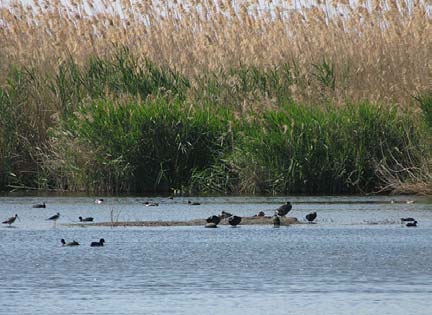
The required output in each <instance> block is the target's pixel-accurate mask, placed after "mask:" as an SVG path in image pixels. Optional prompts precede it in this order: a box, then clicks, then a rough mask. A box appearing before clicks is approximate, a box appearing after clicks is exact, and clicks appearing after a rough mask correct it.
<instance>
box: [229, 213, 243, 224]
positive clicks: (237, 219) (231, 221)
mask: <svg viewBox="0 0 432 315" xmlns="http://www.w3.org/2000/svg"><path fill="white" fill-rule="evenodd" d="M241 219H242V218H241V217H238V216H236V215H233V216H231V217H229V218H228V223H229V224H230V225H232V226H233V227H236V226H237V225H238V224H240V222H241Z"/></svg>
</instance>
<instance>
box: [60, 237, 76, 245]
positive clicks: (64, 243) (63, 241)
mask: <svg viewBox="0 0 432 315" xmlns="http://www.w3.org/2000/svg"><path fill="white" fill-rule="evenodd" d="M61 243H62V245H63V246H79V243H78V242H77V241H75V240H73V241H72V242H68V243H66V241H65V240H64V239H63V238H62V239H61Z"/></svg>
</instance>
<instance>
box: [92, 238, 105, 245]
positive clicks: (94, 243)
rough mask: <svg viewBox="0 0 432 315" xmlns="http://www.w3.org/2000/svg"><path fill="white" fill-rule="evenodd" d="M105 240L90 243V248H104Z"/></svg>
mask: <svg viewBox="0 0 432 315" xmlns="http://www.w3.org/2000/svg"><path fill="white" fill-rule="evenodd" d="M104 243H105V240H104V239H103V238H101V239H100V240H99V242H91V244H90V247H101V246H104Z"/></svg>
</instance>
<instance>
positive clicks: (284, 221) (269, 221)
mask: <svg viewBox="0 0 432 315" xmlns="http://www.w3.org/2000/svg"><path fill="white" fill-rule="evenodd" d="M206 223H207V222H206V220H205V219H193V220H188V221H117V222H96V223H72V224H67V226H82V227H88V226H96V227H97V226H111V227H116V226H123V227H128V226H135V227H136V226H138V227H170V226H203V227H204V226H205V224H206ZM303 223H304V222H300V221H299V220H298V219H297V218H295V217H285V218H281V225H282V226H283V225H290V224H303ZM218 225H227V226H229V223H228V221H227V220H222V221H221V222H220V223H219V224H218ZM239 225H273V217H243V218H242V221H241V223H240V224H239Z"/></svg>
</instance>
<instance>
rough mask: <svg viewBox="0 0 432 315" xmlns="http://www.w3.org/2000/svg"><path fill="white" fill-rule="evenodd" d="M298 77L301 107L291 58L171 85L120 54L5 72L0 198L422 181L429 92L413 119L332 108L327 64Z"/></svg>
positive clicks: (389, 110)
mask: <svg viewBox="0 0 432 315" xmlns="http://www.w3.org/2000/svg"><path fill="white" fill-rule="evenodd" d="M311 69H312V70H311V71H312V73H311V78H313V79H315V80H318V81H319V82H321V85H322V98H321V99H320V100H319V103H315V104H314V105H312V104H308V105H307V104H300V103H297V102H295V101H294V100H293V98H292V95H291V92H290V88H291V87H292V84H293V83H294V82H295V83H296V85H297V86H301V84H299V82H296V80H298V76H297V74H296V63H295V61H293V62H290V63H286V64H282V65H279V66H272V67H268V68H266V69H263V68H258V67H253V66H242V65H241V66H239V67H237V68H236V67H232V68H230V69H228V70H220V71H217V72H215V73H203V74H199V75H198V76H197V77H185V76H184V75H182V74H180V72H178V71H176V69H163V68H160V67H157V66H155V65H154V64H153V63H151V62H150V61H149V60H146V59H139V58H136V57H134V56H132V55H131V54H130V53H129V52H128V51H127V50H125V49H122V50H119V52H118V53H117V54H115V55H113V56H112V57H111V58H104V59H102V58H99V57H97V56H94V57H93V58H91V59H90V60H88V62H86V63H85V64H84V65H83V66H79V65H78V64H77V63H76V62H75V61H74V60H72V59H70V60H67V61H66V62H64V63H62V64H60V65H59V66H58V67H57V68H54V69H53V70H52V71H41V70H40V69H37V68H23V67H19V66H14V67H12V66H11V67H10V70H9V72H8V75H7V78H6V80H5V82H4V84H2V85H1V86H0V112H1V113H2V114H1V116H0V136H1V137H0V189H1V190H6V189H11V188H19V187H21V188H29V187H30V188H35V189H61V190H69V191H98V192H104V191H105V192H131V191H135V192H169V191H171V190H173V189H180V190H182V191H188V192H193V193H198V192H209V193H248V194H250V193H266V194H287V193H354V192H355V193H358V192H373V191H376V190H379V189H380V188H381V186H383V183H384V182H385V180H386V179H385V178H382V172H381V173H380V169H381V168H382V166H385V168H386V170H387V171H390V172H392V170H394V172H393V174H392V175H394V176H395V178H397V179H398V180H399V181H404V180H405V177H406V176H408V175H407V174H406V173H405V172H403V171H401V170H405V169H413V168H418V169H423V170H426V171H425V172H428V171H427V169H428V168H421V165H420V164H421V163H425V162H422V161H426V162H427V161H430V160H431V158H430V157H431V153H432V152H431V151H432V150H431V147H430V135H431V132H430V130H431V129H430V128H432V123H431V122H432V118H431V117H432V116H431V113H432V110H431V109H432V107H431V100H430V94H427V93H425V94H423V95H422V96H419V97H418V98H417V100H418V101H419V105H420V108H421V110H422V112H421V113H422V114H421V115H417V114H416V113H415V112H414V111H413V112H408V113H401V112H398V111H397V110H396V109H395V107H393V106H391V105H389V104H385V105H383V104H373V103H370V102H367V101H364V102H348V101H347V102H345V104H343V105H338V106H336V105H333V104H332V103H331V102H330V99H331V98H329V97H328V95H329V93H332V89H334V85H335V84H337V82H336V81H335V77H334V75H333V65H332V64H330V63H328V62H327V61H326V60H325V59H323V61H322V63H321V64H316V65H312V66H311ZM305 88H306V87H305ZM316 101H317V100H314V102H316ZM420 116H421V117H422V121H423V122H425V123H424V124H422V123H419V121H420V120H419V117H420ZM427 126H429V127H427ZM426 175H427V176H419V177H418V178H430V174H426ZM387 184H388V183H387Z"/></svg>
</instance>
